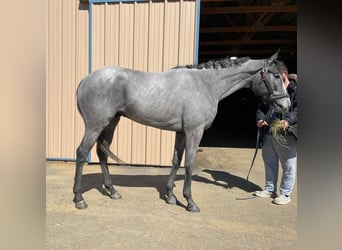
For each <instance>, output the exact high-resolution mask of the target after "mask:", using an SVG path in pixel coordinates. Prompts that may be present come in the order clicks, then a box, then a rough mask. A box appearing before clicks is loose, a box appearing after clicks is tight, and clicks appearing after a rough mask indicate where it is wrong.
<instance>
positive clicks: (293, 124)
mask: <svg viewBox="0 0 342 250" xmlns="http://www.w3.org/2000/svg"><path fill="white" fill-rule="evenodd" d="M286 90H287V93H288V94H289V95H290V100H291V106H290V109H289V111H288V112H286V113H283V114H282V113H278V112H275V113H274V114H273V115H271V117H268V119H266V114H267V112H268V110H269V108H270V106H269V105H265V104H259V105H258V109H257V111H256V120H257V121H258V120H266V121H267V123H268V124H271V123H272V121H273V120H274V119H276V118H278V119H280V120H286V121H287V122H288V123H289V127H288V128H287V129H286V131H285V132H286V134H288V135H294V136H295V137H296V139H297V82H296V81H294V80H290V83H289V85H288V86H287V89H286ZM269 132H270V129H269V126H267V128H266V133H269Z"/></svg>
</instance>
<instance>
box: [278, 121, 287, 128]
mask: <svg viewBox="0 0 342 250" xmlns="http://www.w3.org/2000/svg"><path fill="white" fill-rule="evenodd" d="M280 122H282V123H283V128H284V129H287V128H288V127H289V123H288V121H286V120H281V121H280Z"/></svg>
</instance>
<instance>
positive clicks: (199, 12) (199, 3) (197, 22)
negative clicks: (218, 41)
mask: <svg viewBox="0 0 342 250" xmlns="http://www.w3.org/2000/svg"><path fill="white" fill-rule="evenodd" d="M196 5H197V6H196V7H197V8H196V31H195V32H196V34H195V58H194V61H195V63H196V64H197V63H198V53H199V36H200V17H201V0H196Z"/></svg>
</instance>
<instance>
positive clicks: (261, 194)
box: [254, 190, 275, 198]
mask: <svg viewBox="0 0 342 250" xmlns="http://www.w3.org/2000/svg"><path fill="white" fill-rule="evenodd" d="M254 195H255V196H258V197H261V198H271V197H275V194H274V193H273V192H270V191H267V190H262V191H255V193H254Z"/></svg>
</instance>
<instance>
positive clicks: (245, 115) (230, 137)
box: [200, 89, 257, 148]
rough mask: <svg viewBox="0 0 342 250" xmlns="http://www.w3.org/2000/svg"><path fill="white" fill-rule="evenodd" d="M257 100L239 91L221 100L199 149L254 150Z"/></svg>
mask: <svg viewBox="0 0 342 250" xmlns="http://www.w3.org/2000/svg"><path fill="white" fill-rule="evenodd" d="M256 109H257V98H256V97H255V95H254V94H253V92H252V91H251V90H249V89H241V90H239V91H237V92H235V93H233V94H232V95H230V96H228V97H226V98H225V99H223V100H222V101H221V102H220V103H219V105H218V112H217V115H216V118H215V120H214V122H213V124H212V126H211V127H210V128H209V129H208V130H206V131H205V132H204V135H203V138H202V141H201V143H200V146H201V147H228V148H255V140H256V133H257V127H256V125H255V112H256Z"/></svg>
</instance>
